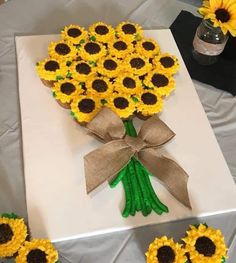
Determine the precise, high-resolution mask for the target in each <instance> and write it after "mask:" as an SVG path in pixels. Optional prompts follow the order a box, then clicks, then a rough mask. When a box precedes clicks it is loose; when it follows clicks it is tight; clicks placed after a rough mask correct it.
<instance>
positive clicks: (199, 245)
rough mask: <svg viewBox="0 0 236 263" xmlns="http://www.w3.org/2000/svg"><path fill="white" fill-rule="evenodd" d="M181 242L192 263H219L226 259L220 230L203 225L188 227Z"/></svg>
mask: <svg viewBox="0 0 236 263" xmlns="http://www.w3.org/2000/svg"><path fill="white" fill-rule="evenodd" d="M183 241H184V242H185V248H186V252H188V253H189V257H190V260H191V262H192V263H200V262H201V263H221V261H222V259H223V257H224V258H226V253H227V248H226V245H225V241H224V237H223V235H222V233H221V231H220V230H215V229H213V228H211V227H208V226H206V225H203V224H200V225H199V226H198V227H196V226H193V225H190V230H189V231H187V235H186V237H185V238H183Z"/></svg>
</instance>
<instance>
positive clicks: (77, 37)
mask: <svg viewBox="0 0 236 263" xmlns="http://www.w3.org/2000/svg"><path fill="white" fill-rule="evenodd" d="M61 37H62V39H63V40H65V41H68V42H70V43H72V44H73V45H80V44H82V43H84V42H85V41H86V40H87V38H88V32H87V31H86V30H85V28H84V27H81V26H79V25H69V26H65V27H64V29H63V30H62V31H61Z"/></svg>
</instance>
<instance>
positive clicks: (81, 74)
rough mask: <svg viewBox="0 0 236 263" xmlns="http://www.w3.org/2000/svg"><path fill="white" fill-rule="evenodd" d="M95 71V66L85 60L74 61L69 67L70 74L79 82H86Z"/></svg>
mask: <svg viewBox="0 0 236 263" xmlns="http://www.w3.org/2000/svg"><path fill="white" fill-rule="evenodd" d="M94 71H95V69H94V67H93V66H92V65H91V64H90V63H89V62H87V61H84V60H80V61H73V62H72V64H71V65H70V67H69V72H70V76H71V77H72V78H73V79H75V80H77V81H79V82H85V81H86V79H87V78H88V77H89V76H90V75H92V74H93V73H94Z"/></svg>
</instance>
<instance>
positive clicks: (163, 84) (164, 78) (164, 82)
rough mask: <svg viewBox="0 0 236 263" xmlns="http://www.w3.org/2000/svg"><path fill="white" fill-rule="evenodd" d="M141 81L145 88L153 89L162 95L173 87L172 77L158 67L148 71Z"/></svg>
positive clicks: (169, 91) (165, 94)
mask: <svg viewBox="0 0 236 263" xmlns="http://www.w3.org/2000/svg"><path fill="white" fill-rule="evenodd" d="M143 83H144V85H145V86H146V87H147V88H150V89H155V90H156V92H157V93H158V94H159V95H161V96H163V97H164V96H168V95H169V94H170V93H171V92H172V91H173V90H174V89H175V80H174V78H173V77H171V76H169V75H168V74H166V73H164V72H163V71H161V70H159V69H155V70H153V71H151V72H149V73H148V74H147V75H146V76H145V78H144V80H143Z"/></svg>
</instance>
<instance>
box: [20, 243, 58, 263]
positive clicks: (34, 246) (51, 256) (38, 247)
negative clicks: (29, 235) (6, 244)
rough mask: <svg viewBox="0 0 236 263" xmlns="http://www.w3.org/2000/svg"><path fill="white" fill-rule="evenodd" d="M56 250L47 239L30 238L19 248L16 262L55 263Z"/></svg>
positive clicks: (56, 257)
mask: <svg viewBox="0 0 236 263" xmlns="http://www.w3.org/2000/svg"><path fill="white" fill-rule="evenodd" d="M57 261H58V252H57V250H56V249H55V247H54V246H53V244H52V243H51V242H50V240H47V239H32V240H31V241H30V242H28V241H26V242H25V243H24V245H23V246H22V247H21V248H20V249H19V251H18V256H17V257H16V263H35V262H40V263H56V262H57Z"/></svg>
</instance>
